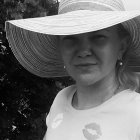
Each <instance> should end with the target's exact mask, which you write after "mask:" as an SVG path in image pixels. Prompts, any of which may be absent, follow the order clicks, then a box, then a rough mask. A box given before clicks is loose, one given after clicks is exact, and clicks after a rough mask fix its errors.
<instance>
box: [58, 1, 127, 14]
mask: <svg viewBox="0 0 140 140" xmlns="http://www.w3.org/2000/svg"><path fill="white" fill-rule="evenodd" d="M76 10H92V11H124V10H125V8H124V5H123V2H122V1H121V0H61V1H60V4H59V10H58V14H63V13H67V12H71V11H76Z"/></svg>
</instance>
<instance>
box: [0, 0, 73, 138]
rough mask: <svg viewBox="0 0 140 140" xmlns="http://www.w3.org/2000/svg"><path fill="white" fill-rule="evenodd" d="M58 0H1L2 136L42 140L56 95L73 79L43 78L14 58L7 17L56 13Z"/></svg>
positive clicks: (0, 123)
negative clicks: (6, 31)
mask: <svg viewBox="0 0 140 140" xmlns="http://www.w3.org/2000/svg"><path fill="white" fill-rule="evenodd" d="M57 9H58V1H57V0H56V1H55V0H1V1H0V140H42V139H43V136H44V134H45V132H46V130H47V127H46V115H47V113H48V112H49V109H50V106H51V104H52V102H53V99H54V97H55V96H56V94H57V93H58V91H60V90H61V89H63V88H64V87H66V86H68V85H71V84H72V83H73V81H72V79H71V78H70V77H65V78H52V79H51V78H49V79H47V78H40V77H37V76H35V75H32V74H31V73H29V72H28V71H26V70H25V69H24V68H23V67H22V66H21V65H20V64H19V62H18V61H17V60H16V59H15V57H14V55H13V53H12V52H11V49H10V47H9V44H8V41H7V39H6V35H5V30H4V28H5V21H6V20H11V19H22V18H30V17H42V16H49V15H55V14H57Z"/></svg>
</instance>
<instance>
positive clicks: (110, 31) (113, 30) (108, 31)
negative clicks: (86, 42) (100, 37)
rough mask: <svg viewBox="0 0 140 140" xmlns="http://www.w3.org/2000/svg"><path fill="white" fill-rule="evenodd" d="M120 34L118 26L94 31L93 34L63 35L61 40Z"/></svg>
mask: <svg viewBox="0 0 140 140" xmlns="http://www.w3.org/2000/svg"><path fill="white" fill-rule="evenodd" d="M117 32H118V26H117V25H116V26H112V27H109V28H105V29H102V30H97V31H92V32H88V33H82V34H76V35H61V36H59V37H60V39H63V38H65V37H82V36H83V37H84V36H91V35H94V34H115V33H117Z"/></svg>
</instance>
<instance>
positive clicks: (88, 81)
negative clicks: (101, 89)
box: [74, 74, 99, 86]
mask: <svg viewBox="0 0 140 140" xmlns="http://www.w3.org/2000/svg"><path fill="white" fill-rule="evenodd" d="M74 79H75V81H76V82H77V83H78V84H80V85H85V86H89V85H93V84H95V83H96V82H97V81H98V80H99V79H98V78H97V75H96V76H95V75H94V74H92V75H91V74H86V75H78V76H76V77H75V78H74Z"/></svg>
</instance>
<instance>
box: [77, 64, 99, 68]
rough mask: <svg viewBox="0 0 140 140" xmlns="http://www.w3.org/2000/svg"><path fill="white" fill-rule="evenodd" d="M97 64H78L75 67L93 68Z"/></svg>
mask: <svg viewBox="0 0 140 140" xmlns="http://www.w3.org/2000/svg"><path fill="white" fill-rule="evenodd" d="M95 65H97V64H91V63H83V64H77V65H75V67H76V68H91V67H93V66H95Z"/></svg>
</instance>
